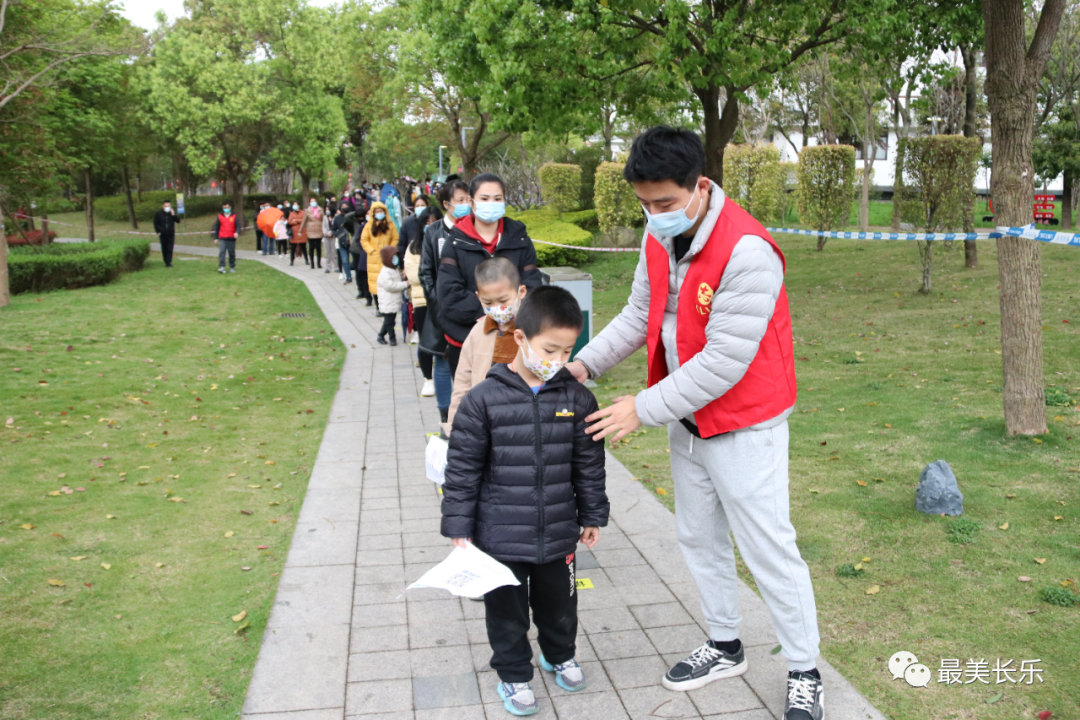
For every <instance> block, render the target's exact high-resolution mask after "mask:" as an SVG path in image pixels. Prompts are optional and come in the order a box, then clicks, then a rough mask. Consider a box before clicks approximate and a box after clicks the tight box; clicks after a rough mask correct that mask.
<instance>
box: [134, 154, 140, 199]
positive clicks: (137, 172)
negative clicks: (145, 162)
mask: <svg viewBox="0 0 1080 720" xmlns="http://www.w3.org/2000/svg"><path fill="white" fill-rule="evenodd" d="M135 196H136V197H137V198H138V199H139V202H142V159H139V160H136V161H135Z"/></svg>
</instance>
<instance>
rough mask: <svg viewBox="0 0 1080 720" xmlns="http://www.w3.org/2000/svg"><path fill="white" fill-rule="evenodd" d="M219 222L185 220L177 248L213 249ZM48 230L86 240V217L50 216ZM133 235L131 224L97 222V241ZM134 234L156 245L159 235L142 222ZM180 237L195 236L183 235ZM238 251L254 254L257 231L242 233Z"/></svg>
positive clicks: (180, 226)
mask: <svg viewBox="0 0 1080 720" xmlns="http://www.w3.org/2000/svg"><path fill="white" fill-rule="evenodd" d="M216 219H217V216H216V215H203V216H200V217H185V218H184V219H183V220H182V221H181V222H180V224H178V225H177V226H176V231H177V235H176V244H177V245H197V246H199V247H211V246H213V244H214V238H212V237H211V236H210V228H212V227H213V226H214V220H216ZM247 222H248V223H250V222H251V218H250V217H249V218H247ZM53 223H66V225H54V224H53ZM35 227H36V226H35ZM49 229H50V230H52V231H53V232H55V233H56V236H57V237H62V238H84V237H86V214H85V213H82V212H72V213H56V214H54V215H50V216H49ZM130 232H133V231H132V229H131V223H128V222H113V221H111V220H102V219H100V218H98V219H96V220H95V221H94V234H95V236H96V237H97V238H98V239H107V238H120V237H131V235H126V234H125V233H130ZM134 232H140V233H149V234H150V235H149V237H150V240H151V241H152V242H157V235H156V234H154V224H153V223H152V222H140V223H139V229H138V230H137V231H134ZM180 233H196V234H195V235H181V234H180ZM236 249H237V250H254V249H255V231H254V230H245V231H243V232H242V233H240V239H239V240H238V241H237V243H236Z"/></svg>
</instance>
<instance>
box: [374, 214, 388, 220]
mask: <svg viewBox="0 0 1080 720" xmlns="http://www.w3.org/2000/svg"><path fill="white" fill-rule="evenodd" d="M375 219H376V220H385V219H386V213H375Z"/></svg>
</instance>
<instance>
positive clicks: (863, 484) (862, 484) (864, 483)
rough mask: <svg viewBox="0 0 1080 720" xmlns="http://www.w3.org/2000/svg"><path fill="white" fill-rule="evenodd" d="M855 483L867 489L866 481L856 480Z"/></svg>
mask: <svg viewBox="0 0 1080 720" xmlns="http://www.w3.org/2000/svg"><path fill="white" fill-rule="evenodd" d="M855 482H856V483H858V484H859V485H861V486H863V487H866V481H865V480H856V481H855Z"/></svg>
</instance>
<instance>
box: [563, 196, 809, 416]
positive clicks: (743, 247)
mask: <svg viewBox="0 0 1080 720" xmlns="http://www.w3.org/2000/svg"><path fill="white" fill-rule="evenodd" d="M723 207H724V191H723V190H721V189H720V186H719V185H717V184H716V183H713V184H712V195H711V197H710V201H709V211H708V214H707V215H706V216H705V220H704V222H702V223H701V227H699V228H698V231H697V233H696V234H695V235H694V240H693V242H692V243H691V245H690V250H689V251H688V252H687V253H686V255H685V256H684V257H683V258H682V260H680V261H679V262H678V263H677V264H676V262H675V254H674V250H673V241H672V238H670V237H665V236H660V235H657V234H656V233H655V232H654V233H653V235H654V237H656V239H657V240H658V241H659V242H660V244H661V245H662V246H663V248H664V249H665V250H666V251H667V253H668V261H669V269H668V282H669V287H668V299H667V307H666V308H665V309H664V320H663V324H662V326H661V331H660V337H661V340H662V341H663V343H664V350H665V359H666V360H667V367H668V376H667V377H666V378H664V379H663V380H661V381H660V382H658V383H657V384H656V385H654V386H652V387H650V388H647V389H645V390H642V391H641V392H640V393H638V395H637V398H636V403H635V404H636V409H637V414H638V418H639V419H640V420H641V422H642V424H644V425H646V426H649V427H661V426H663V425H667V424H668V423H672V422H677V421H679V420H681V419H686V420H688V421H690V422H693V421H694V417H693V413H695V412H697V411H698V410H700V409H701V408H703V407H705V406H706V405H708V404H709V403H710V402H712V401H713V400H716V399H717V398H719V397H720V396H721V395H723V394H724V393H726V392H727V391H728V390H730V389H731V388H732V387H734V386H735V384H736V383H738V382H739V381H740V380H741V379H742V377H743V375H745V374H746V369H747V368H748V367H749V366H750V363H751V361H752V360H753V359H754V356H755V355H757V351H758V345H759V344H760V343H761V338H762V337H764V335H765V329H766V328H767V327H768V324H769V320H770V319H772V314H773V310H774V309H775V307H776V300H777V298H778V297H779V296H780V288H781V286H782V285H783V283H784V267H783V263H782V262H781V260H780V256H779V255H777V253H776V251H774V250H773V248H772V246H771V245H769V243H768V242H767V241H766V240H765V239H764V238H761V237H758V236H757V235H743V236H742V238H741V239H740V240H739V242H738V243H736V244H735V248H734V250H733V251H732V253H731V259H730V260H729V261H728V264H727V268H726V269H725V270H724V275H723V277H722V278H721V280H720V287H719V288H718V289H717V291H716V294H715V295H714V296H713V301H712V309H711V311H710V313H709V322H708V324H707V325H706V327H705V338H706V343H705V348H704V349H703V350H702V351H701V352H699V353H698V354H697V355H695V356H694V357H692V358H690V360H689V361H688V362H687V363H686V364H685V365H681V366H680V363H679V354H678V349H677V348H678V346H677V345H676V342H675V326H676V312H677V310H678V306H679V291H680V290H681V289H682V284H683V280H684V279H685V278H686V272H687V270H688V269H689V268H690V261H691V259H692V258H693V257H694V256H695V255H696V254H697V253H699V252H700V251H701V249H702V248H703V247H704V246H705V242H706V241H707V240H708V239H709V235H710V234H711V233H712V231H713V228H714V227H715V225H716V220H717V218H718V217H719V216H720V211H721V210H722V209H723ZM648 233H649V228H646V232H645V235H644V236H643V238H642V242H641V247H642V249H641V254H640V256H639V258H638V264H637V269H636V270H635V271H634V283H633V286H632V287H631V290H630V298H629V300H628V301H627V304H626V307H625V308H623V310H622V312H620V313H619V315H618V316H617V317H616V318H615V319H614V320H612V321H611V322H610V323H609V324H608V326H607V327H605V328H604V329H603V330H602V331H601V332H600V334H599V335H597V336H596V337H595V338H593V340H592V342H590V343H589V344H588V345H587V346H585V347H584V348H582V349H581V352H579V353H578V355H577V357H576V359H577V360H580V361H581V363H582V364H583V365H584V366H585V367H586V369H587V370H588V371H589V375H590V376H592V377H593V378H596V377H598V376H600V375H602V374H603V373H605V372H607V371H608V370H610V369H611V368H613V367H615V366H616V365H618V364H619V363H620V362H622V361H623V360H625V359H626V358H628V357H629V356H630V355H631V354H633V353H634V352H635V351H636V350H637V349H638V348H640V347H641V346H642V345H644V344H645V340H646V334H647V331H648V325H649V295H650V293H649V273H648V267H647V265H646V260H645V240H646V238H647V237H648ZM791 410H792V408H788V409H787V410H785V411H784V412H782V413H780V414H779V415H777V416H776V417H774V418H771V419H769V420H766V421H764V422H761V423H758V424H757V425H753V426H751V427H749V428H742V429H743V430H762V429H765V428H770V427H773V426H775V425H779V424H780V423H782V422H783V421H784V420H786V419H787V417H788V416H789V415H790V414H791Z"/></svg>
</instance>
